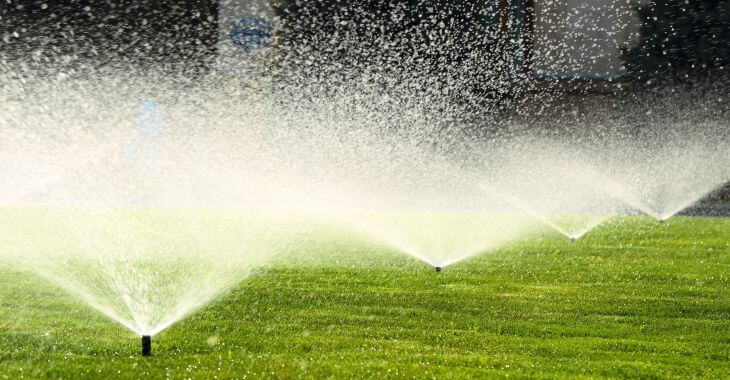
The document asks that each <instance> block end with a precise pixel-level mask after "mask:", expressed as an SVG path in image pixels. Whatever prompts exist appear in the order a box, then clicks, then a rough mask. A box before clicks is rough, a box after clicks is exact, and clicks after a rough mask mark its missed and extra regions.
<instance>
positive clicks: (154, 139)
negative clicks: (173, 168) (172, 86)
mask: <svg viewBox="0 0 730 380" xmlns="http://www.w3.org/2000/svg"><path fill="white" fill-rule="evenodd" d="M164 132H165V125H164V121H163V118H162V112H161V111H160V106H159V105H158V104H157V102H155V101H152V100H147V101H145V102H144V103H142V106H141V107H140V109H139V113H138V114H137V137H136V138H135V139H134V142H132V143H131V144H129V146H127V148H126V149H125V150H124V152H123V153H122V161H123V162H124V163H125V164H128V165H133V164H134V163H135V162H143V163H152V162H154V161H156V160H157V145H158V140H159V139H160V138H161V137H162V135H163V134H164Z"/></svg>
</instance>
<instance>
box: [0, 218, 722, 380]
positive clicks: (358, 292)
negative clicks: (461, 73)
mask: <svg viewBox="0 0 730 380" xmlns="http://www.w3.org/2000/svg"><path fill="white" fill-rule="evenodd" d="M297 257H298V258H299V259H297ZM0 281H2V286H1V287H0V378H9V379H17V378H23V377H24V378H43V377H48V378H81V377H90V378H100V377H107V378H141V377H148V378H166V377H170V378H190V377H192V378H214V377H218V378H244V377H248V378H260V377H300V376H301V377H312V378H323V377H330V376H331V377H337V378H341V377H358V378H359V377H375V378H382V377H386V376H392V377H414V378H428V377H435V378H448V377H454V378H464V377H503V376H504V377H506V376H509V377H531V378H532V377H537V378H540V377H544V378H554V377H565V378H579V377H592V378H593V377H630V378H642V377H643V378H651V377H677V378H691V377H705V378H728V377H730V220H725V219H695V218H676V219H671V220H670V221H668V222H666V223H663V224H659V223H656V222H653V221H651V220H649V219H646V218H624V219H618V220H615V221H613V222H611V223H609V224H607V225H604V226H601V227H599V228H598V229H596V230H594V231H592V232H591V233H589V234H588V235H587V236H586V237H585V238H584V239H582V240H580V241H578V242H576V243H571V242H570V241H569V240H567V239H564V238H562V237H561V236H558V235H557V234H551V233H549V232H547V231H545V232H543V233H539V234H537V235H535V236H532V237H531V238H529V239H525V240H523V241H520V242H516V243H514V244H512V245H510V246H508V247H505V248H503V249H500V250H498V251H496V252H493V253H491V254H485V255H482V256H478V257H476V258H473V259H471V260H468V261H466V262H462V263H459V264H455V265H453V266H450V267H448V268H446V269H445V270H444V272H443V273H441V274H437V273H435V271H434V270H433V268H430V267H427V266H425V265H423V264H421V263H420V262H417V261H414V260H412V259H410V258H408V257H404V256H400V255H397V254H395V253H393V252H388V251H387V250H385V249H383V248H379V247H376V246H366V245H362V244H359V243H358V244H355V243H349V242H346V241H339V242H332V244H322V245H318V246H311V247H309V248H306V249H303V251H302V252H298V253H296V252H295V254H294V255H292V256H291V257H289V258H288V259H287V260H286V261H284V262H279V263H277V264H276V265H272V266H270V267H268V268H266V269H265V270H262V271H259V272H258V273H257V274H256V275H254V276H253V277H251V278H249V279H248V280H246V281H245V282H243V283H242V284H241V285H240V286H238V287H237V288H236V289H235V290H234V291H233V292H231V293H228V294H226V295H224V296H222V297H220V298H219V299H218V300H216V301H215V302H214V303H212V304H210V305H209V306H207V307H205V308H204V309H202V310H200V311H199V312H197V313H195V314H193V315H192V316H190V317H189V318H187V319H185V320H183V321H181V322H179V323H177V324H175V325H173V326H172V327H171V328H169V329H168V330H166V331H163V332H162V333H160V334H159V335H158V336H156V337H154V338H153V356H152V357H150V358H143V357H141V356H140V355H139V350H140V341H139V337H136V336H134V335H133V334H132V333H131V332H129V331H127V330H125V329H124V328H122V327H121V326H119V325H118V324H116V323H114V322H111V321H109V320H107V319H106V318H104V317H102V316H100V315H99V314H97V313H96V312H94V311H93V310H91V309H90V308H88V307H86V306H84V305H83V304H81V303H79V302H78V301H76V300H74V299H73V298H70V297H68V296H66V295H65V294H64V293H63V292H62V291H60V290H58V289H57V288H55V287H53V286H51V285H49V284H47V283H46V282H44V281H43V280H41V279H39V278H38V277H36V276H34V275H33V274H31V273H26V272H18V271H15V270H14V269H11V268H8V267H2V269H0Z"/></svg>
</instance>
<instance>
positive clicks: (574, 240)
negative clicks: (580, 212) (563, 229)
mask: <svg viewBox="0 0 730 380" xmlns="http://www.w3.org/2000/svg"><path fill="white" fill-rule="evenodd" d="M570 241H572V242H573V243H575V242H576V241H578V238H574V237H572V238H570Z"/></svg>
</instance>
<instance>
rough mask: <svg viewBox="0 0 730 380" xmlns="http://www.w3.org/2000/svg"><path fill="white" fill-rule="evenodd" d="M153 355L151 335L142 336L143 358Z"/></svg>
mask: <svg viewBox="0 0 730 380" xmlns="http://www.w3.org/2000/svg"><path fill="white" fill-rule="evenodd" d="M151 355H152V337H151V336H149V335H142V356H151Z"/></svg>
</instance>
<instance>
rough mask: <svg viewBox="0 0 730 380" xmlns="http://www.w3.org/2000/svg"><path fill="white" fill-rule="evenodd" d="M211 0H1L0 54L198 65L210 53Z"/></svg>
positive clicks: (40, 59)
mask: <svg viewBox="0 0 730 380" xmlns="http://www.w3.org/2000/svg"><path fill="white" fill-rule="evenodd" d="M217 15H218V10H217V1H215V0H171V1H162V0H148V1H140V0H134V1H129V0H121V1H120V0H33V1H28V0H24V1H19V0H10V2H9V3H8V0H2V2H0V39H2V48H1V49H0V54H2V56H3V57H4V58H6V59H14V60H24V61H26V62H44V61H46V63H47V61H54V63H58V62H66V63H69V64H72V63H79V61H81V62H83V63H88V64H93V65H104V64H114V63H120V62H122V61H124V62H125V63H127V62H134V63H142V64H144V63H155V64H161V65H173V66H174V65H178V66H180V65H183V66H186V67H190V68H195V67H199V66H201V65H204V64H205V63H206V62H207V61H208V60H209V59H211V57H212V56H214V54H215V43H216V39H217Z"/></svg>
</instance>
